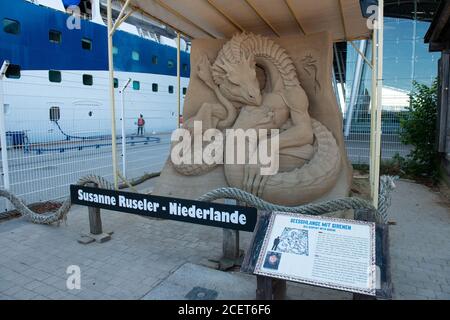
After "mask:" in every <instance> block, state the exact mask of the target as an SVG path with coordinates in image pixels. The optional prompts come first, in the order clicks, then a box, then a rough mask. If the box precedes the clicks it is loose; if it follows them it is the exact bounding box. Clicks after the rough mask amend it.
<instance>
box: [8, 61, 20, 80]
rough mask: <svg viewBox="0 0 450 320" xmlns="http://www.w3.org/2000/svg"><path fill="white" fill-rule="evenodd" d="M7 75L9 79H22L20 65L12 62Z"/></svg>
mask: <svg viewBox="0 0 450 320" xmlns="http://www.w3.org/2000/svg"><path fill="white" fill-rule="evenodd" d="M5 76H6V77H7V78H9V79H20V76H21V75H20V66H19V65H17V64H10V65H9V67H8V69H6V73H5Z"/></svg>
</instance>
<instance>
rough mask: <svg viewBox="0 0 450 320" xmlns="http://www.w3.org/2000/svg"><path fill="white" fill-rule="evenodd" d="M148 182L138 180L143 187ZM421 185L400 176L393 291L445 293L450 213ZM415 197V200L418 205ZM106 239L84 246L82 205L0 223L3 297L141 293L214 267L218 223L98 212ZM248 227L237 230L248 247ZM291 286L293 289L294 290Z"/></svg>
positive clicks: (330, 294)
mask: <svg viewBox="0 0 450 320" xmlns="http://www.w3.org/2000/svg"><path fill="white" fill-rule="evenodd" d="M146 187H147V188H148V185H147V186H141V188H146ZM438 199H439V198H438V196H437V195H435V194H433V193H431V192H430V191H429V190H428V189H426V188H425V187H422V186H420V185H415V184H411V183H408V182H399V183H398V189H397V190H396V191H395V193H394V198H393V207H392V215H391V220H395V221H396V222H397V225H396V226H392V227H391V254H392V262H393V269H392V272H393V279H394V286H395V288H396V291H395V296H394V298H400V299H401V298H424V299H425V298H441V299H445V298H450V296H449V295H450V260H449V254H450V242H449V241H448V235H449V234H450V233H449V231H450V214H449V211H448V209H446V208H445V207H443V206H440V205H438V204H436V202H437V201H438ZM416 203H417V204H418V205H416ZM102 220H103V226H104V230H105V231H109V230H111V231H114V234H113V237H112V240H111V241H109V242H106V243H102V244H98V243H93V244H89V245H81V244H79V243H77V241H76V240H77V239H78V238H79V235H80V233H82V232H86V231H87V229H88V215H87V210H86V208H83V207H78V206H74V207H73V208H72V209H71V212H70V214H69V219H68V225H67V226H65V225H61V226H59V227H57V226H41V225H34V224H31V223H29V222H26V221H25V220H23V219H22V218H20V219H14V220H9V221H4V222H2V223H0V299H140V298H143V297H144V296H146V295H148V294H149V292H151V291H152V289H154V288H156V287H157V286H158V285H159V284H161V282H162V281H164V279H166V278H167V277H169V276H170V275H171V274H173V273H174V272H175V271H176V270H177V269H179V268H180V267H181V266H183V265H184V264H186V263H187V262H191V263H194V264H201V265H206V266H211V265H212V264H213V262H212V261H211V260H213V261H214V260H216V261H217V260H218V258H219V257H220V255H221V250H222V232H221V230H220V229H217V228H210V227H204V226H199V225H193V224H186V223H180V222H175V221H167V220H156V219H147V218H143V217H140V216H135V215H129V214H123V213H118V212H111V211H102ZM249 239H250V234H249V233H242V234H241V247H242V248H243V249H244V248H246V246H247V244H248V241H249ZM71 265H78V266H79V267H80V269H81V290H68V289H67V287H66V280H67V277H68V274H67V273H66V270H67V268H68V267H69V266H71ZM293 289H295V290H294V291H295V292H294V291H293ZM289 292H294V293H293V294H292V295H291V297H292V298H301V299H350V298H351V294H348V293H343V292H338V291H334V290H328V289H322V288H314V287H309V286H302V285H293V284H289V291H288V293H289Z"/></svg>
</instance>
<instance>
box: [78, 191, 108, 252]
mask: <svg viewBox="0 0 450 320" xmlns="http://www.w3.org/2000/svg"><path fill="white" fill-rule="evenodd" d="M86 186H87V187H92V188H98V184H96V183H93V182H91V183H88V184H86ZM88 213H89V232H90V233H89V234H82V235H81V237H80V238H79V239H78V242H79V243H81V244H89V243H92V242H99V243H103V242H106V241H109V240H111V235H112V234H113V233H112V232H107V233H104V232H103V225H102V216H101V213H100V208H93V207H88Z"/></svg>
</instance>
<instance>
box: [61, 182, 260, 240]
mask: <svg viewBox="0 0 450 320" xmlns="http://www.w3.org/2000/svg"><path fill="white" fill-rule="evenodd" d="M70 197H71V200H72V203H73V204H79V205H83V206H87V207H95V208H102V209H107V210H114V211H121V212H127V213H131V214H137V215H143V216H150V217H156V218H162V219H170V220H177V221H183V222H190V223H195V224H202V225H207V226H212V227H219V228H225V229H234V230H241V231H250V232H251V231H253V230H254V229H255V225H256V217H257V211H256V208H252V207H243V206H235V205H226V204H221V203H215V202H202V201H194V200H187V199H178V198H169V197H160V196H152V195H148V194H141V193H133V192H124V191H115V190H107V189H100V188H92V187H84V186H79V185H71V186H70Z"/></svg>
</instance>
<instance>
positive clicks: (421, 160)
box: [400, 80, 439, 182]
mask: <svg viewBox="0 0 450 320" xmlns="http://www.w3.org/2000/svg"><path fill="white" fill-rule="evenodd" d="M413 85H414V90H413V92H412V93H411V94H410V105H409V107H408V108H407V110H408V112H406V113H405V114H404V115H403V116H402V118H401V120H400V126H401V128H402V129H403V130H402V131H401V133H400V138H401V140H402V142H403V143H404V144H407V145H411V146H412V147H413V149H412V151H411V153H410V154H409V155H408V156H407V161H406V166H405V171H406V172H407V173H408V174H412V175H414V176H419V177H428V178H431V179H432V180H433V182H437V181H438V179H439V154H438V152H437V150H436V130H437V123H436V122H437V104H438V82H437V80H435V81H434V82H433V84H432V85H431V86H427V85H425V84H420V83H418V82H416V81H414V83H413Z"/></svg>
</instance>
